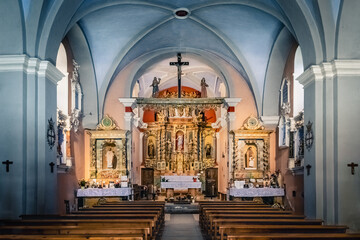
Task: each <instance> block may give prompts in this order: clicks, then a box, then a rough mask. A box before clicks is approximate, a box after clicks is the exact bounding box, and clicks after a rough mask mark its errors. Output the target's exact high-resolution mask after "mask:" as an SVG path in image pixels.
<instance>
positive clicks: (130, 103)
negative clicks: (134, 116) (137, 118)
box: [119, 98, 136, 109]
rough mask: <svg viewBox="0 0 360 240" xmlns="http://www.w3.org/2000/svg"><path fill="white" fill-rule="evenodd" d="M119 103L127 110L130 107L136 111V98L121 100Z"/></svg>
mask: <svg viewBox="0 0 360 240" xmlns="http://www.w3.org/2000/svg"><path fill="white" fill-rule="evenodd" d="M119 102H121V103H122V104H123V105H124V107H125V108H127V107H130V108H132V109H134V108H135V107H136V98H119Z"/></svg>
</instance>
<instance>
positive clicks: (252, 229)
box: [216, 224, 347, 240]
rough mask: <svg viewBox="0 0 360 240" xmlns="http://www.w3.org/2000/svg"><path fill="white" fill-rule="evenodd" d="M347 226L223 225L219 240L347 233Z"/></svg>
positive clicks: (220, 228)
mask: <svg viewBox="0 0 360 240" xmlns="http://www.w3.org/2000/svg"><path fill="white" fill-rule="evenodd" d="M346 229H347V227H346V226H324V225H265V224H263V225H238V224H236V225H222V226H220V227H219V230H218V232H219V235H216V236H217V237H216V238H217V239H221V240H225V239H227V238H226V237H227V236H228V235H238V234H244V233H256V234H257V233H346Z"/></svg>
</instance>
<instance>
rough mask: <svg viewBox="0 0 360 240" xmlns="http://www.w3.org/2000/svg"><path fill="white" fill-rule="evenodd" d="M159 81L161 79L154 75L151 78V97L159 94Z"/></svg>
mask: <svg viewBox="0 0 360 240" xmlns="http://www.w3.org/2000/svg"><path fill="white" fill-rule="evenodd" d="M160 81H161V79H160V78H156V77H154V80H153V82H152V84H151V85H150V87H153V91H152V97H158V96H159V84H160Z"/></svg>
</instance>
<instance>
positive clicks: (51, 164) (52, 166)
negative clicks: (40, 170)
mask: <svg viewBox="0 0 360 240" xmlns="http://www.w3.org/2000/svg"><path fill="white" fill-rule="evenodd" d="M49 165H50V168H51V169H50V171H51V172H52V173H53V172H54V166H55V163H53V162H51V163H49Z"/></svg>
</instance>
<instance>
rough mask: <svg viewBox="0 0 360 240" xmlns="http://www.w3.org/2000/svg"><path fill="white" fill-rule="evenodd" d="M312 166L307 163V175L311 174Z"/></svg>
mask: <svg viewBox="0 0 360 240" xmlns="http://www.w3.org/2000/svg"><path fill="white" fill-rule="evenodd" d="M310 168H311V165H310V164H308V165H306V170H307V175H308V176H309V175H310Z"/></svg>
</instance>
